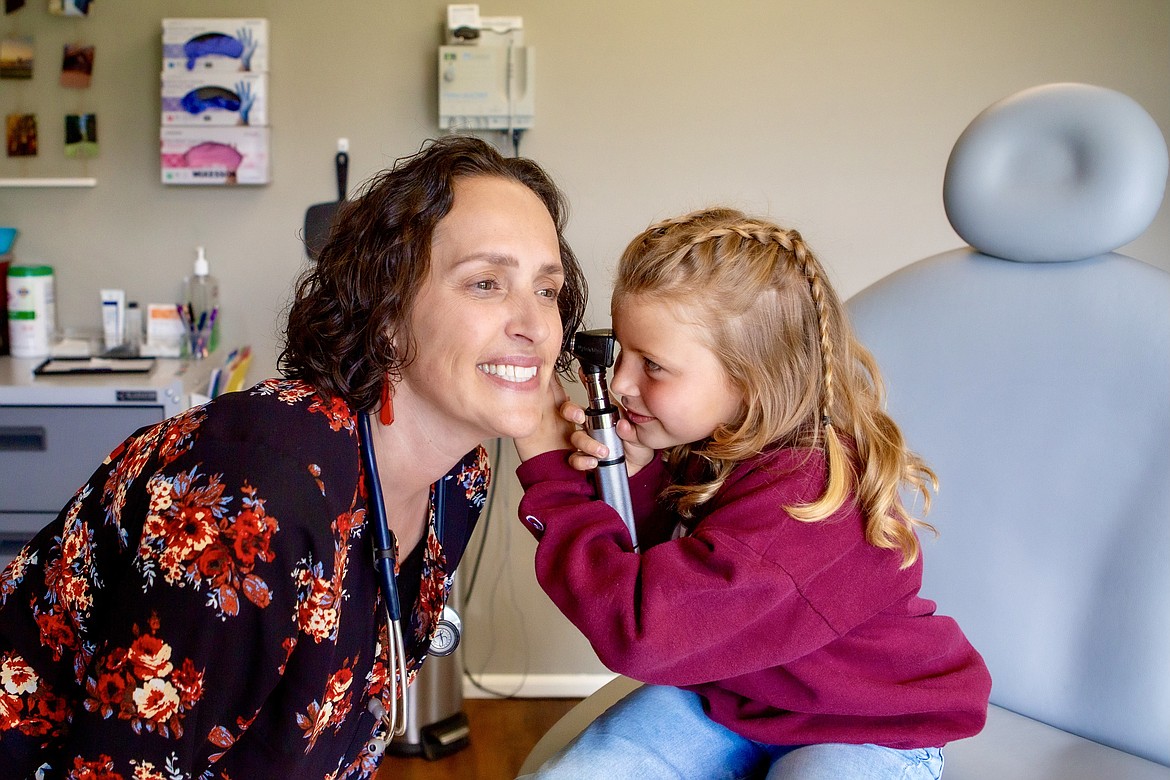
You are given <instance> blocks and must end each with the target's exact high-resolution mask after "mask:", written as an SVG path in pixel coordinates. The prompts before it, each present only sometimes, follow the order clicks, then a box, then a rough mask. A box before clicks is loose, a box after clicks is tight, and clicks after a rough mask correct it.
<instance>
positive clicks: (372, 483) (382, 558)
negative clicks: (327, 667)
mask: <svg viewBox="0 0 1170 780" xmlns="http://www.w3.org/2000/svg"><path fill="white" fill-rule="evenodd" d="M358 441H359V445H360V449H361V451H362V461H363V465H364V467H365V471H366V480H367V489H368V492H369V497H368V499H367V501H366V505H367V510H366V511H367V512H368V513H369V522H368V523H367V525H368V526H371V527H372V539H373V546H374V569H375V571H376V572H377V575H378V587H379V589H380V590H381V591H382V600H383V602H384V603H385V605H386V622H387V628H388V629H389V630H388V631H387V635H388V639H389V642H390V648H389V655H390V662H391V667H392V674H391V679H390V685H391V686H394V685H401V686H402V689H401V690H402V695H401V696H399V695H398V692H397V690H396V691H395V693H394V704H393V705H392V706H391V707H390V711H389V712H388V713H387V712H386V711H385V710H384V709H383V708H381V707H378V709H379V710H382V714H381V715H380V716H379V717H381V719H382V723H383V725H384V726H385V727H386V730H387V735H388V738H390V739H393V738H394V737H400V736H402V735H403V734H405V733H406V674H407V670H406V643H405V642H404V641H403V638H402V605H401V604H399V601H398V577H397V576H396V575H395V573H394V564H395V560H394V544H393V542H392V541H391V539H390V526H389V524H388V523H387V518H386V503H385V501H384V500H383V498H382V481H381V479H380V478H379V477H378V459H377V457H376V456H375V455H374V444H373V441H374V437H373V431H372V430H371V428H370V415H369V414H368V413H367V412H361V413H359V414H358ZM439 492H440V493H441V492H442V491H439ZM436 509H437V508H436ZM436 514H437V512H436ZM383 747H384V741H383Z"/></svg>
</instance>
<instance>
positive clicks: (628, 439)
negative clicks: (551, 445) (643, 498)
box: [561, 402, 654, 477]
mask: <svg viewBox="0 0 1170 780" xmlns="http://www.w3.org/2000/svg"><path fill="white" fill-rule="evenodd" d="M561 412H562V414H565V415H566V419H568V420H570V421H571V422H575V423H578V424H582V425H583V424H584V423H585V410H584V409H582V408H581V407H580V406H576V405H575V404H573V403H572V402H568V403H565V404H563V405H562V406H561ZM566 412H568V413H569V414H566ZM570 414H571V416H570ZM617 434H618V438H619V439H621V440H622V449H623V450H625V453H626V473H627V474H628V475H629V476H631V477H632V476H634V475H635V474H637V473H638V472H639V471H641V470H642V467H643V466H645V465H646V464H647V463H649V462H650V461H652V460H653V459H654V450H653V449H651V448H650V447H647V446H645V445H643V444H642V443H640V442H639V441H638V430H637V428H635V427H634V426H633V425H631V424H630V421H629V420H627V419H625V418H624V417H623V418H622V419H620V420H618V424H617ZM569 441H570V444H571V445H572V446H573V447H574V448H575V449H576V450H577V451H576V452H574V453H573V454H572V455H570V456H569V465H570V466H572V467H573V468H575V469H577V470H578V471H592V470H593V469H595V468H597V461H598V460H599V459H600V460H604V459H606V458H608V457H609V448H608V447H606V446H605V445H604V444H602V443H601V442H599V441H597V440H596V439H594V438H593V437H592V436H590V435H589V432H588V431H585V430H578V431H576V432H574V433H573V435H572V436H571V437H570V439H569Z"/></svg>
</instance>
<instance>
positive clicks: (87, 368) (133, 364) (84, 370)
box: [33, 357, 155, 376]
mask: <svg viewBox="0 0 1170 780" xmlns="http://www.w3.org/2000/svg"><path fill="white" fill-rule="evenodd" d="M154 360H155V359H154V358H152V357H141V358H107V357H88V358H49V359H48V360H46V361H45V362H43V363H41V364H40V365H39V366H37V367H36V368H34V369H33V375H34V376H71V375H72V376H76V375H85V374H149V373H150V372H151V370H152V369H154Z"/></svg>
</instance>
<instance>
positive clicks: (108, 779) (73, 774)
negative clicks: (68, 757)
mask: <svg viewBox="0 0 1170 780" xmlns="http://www.w3.org/2000/svg"><path fill="white" fill-rule="evenodd" d="M65 778H66V780H125V778H123V777H122V775H120V774H118V773H117V772H115V771H114V759H112V758H110V757H109V756H107V755H105V754H104V753H103V754H102V755H101V756H99V757H98V758H97V759H95V760H93V761H86V760H85V759H83V758H81V757H80V756H78V757H77V758H75V759H73V769H71V770H70V771H69V774H67V775H66V776H65Z"/></svg>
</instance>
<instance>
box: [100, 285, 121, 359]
mask: <svg viewBox="0 0 1170 780" xmlns="http://www.w3.org/2000/svg"><path fill="white" fill-rule="evenodd" d="M125 331H126V291H125V290H102V336H103V338H104V340H105V345H106V349H114V348H115V347H120V346H122V342H123V341H124V340H125Z"/></svg>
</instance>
